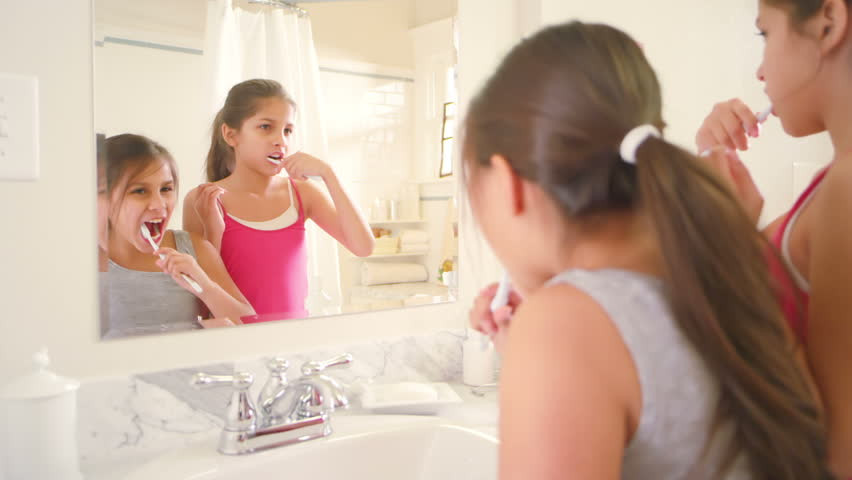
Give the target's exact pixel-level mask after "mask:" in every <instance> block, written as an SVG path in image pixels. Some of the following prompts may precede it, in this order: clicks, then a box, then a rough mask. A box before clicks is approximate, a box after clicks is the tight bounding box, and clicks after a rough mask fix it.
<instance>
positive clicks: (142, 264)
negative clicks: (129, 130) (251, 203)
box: [99, 134, 254, 337]
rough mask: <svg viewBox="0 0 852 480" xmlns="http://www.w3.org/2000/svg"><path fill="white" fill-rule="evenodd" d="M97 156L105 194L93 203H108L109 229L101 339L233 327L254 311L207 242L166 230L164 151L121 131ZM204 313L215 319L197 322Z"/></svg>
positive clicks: (171, 196) (168, 191)
mask: <svg viewBox="0 0 852 480" xmlns="http://www.w3.org/2000/svg"><path fill="white" fill-rule="evenodd" d="M103 161H104V170H103V171H104V175H105V180H106V192H105V196H104V197H105V198H103V199H100V198H101V196H99V199H100V200H99V203H100V202H104V201H105V202H108V205H107V209H108V215H107V222H108V229H109V238H108V245H107V251H108V255H109V260H108V265H107V268H108V273H107V275H108V282H109V289H108V290H109V307H108V308H109V315H108V318H109V322H110V325H109V327H108V328H107V329H106V332H105V336H106V337H120V336H126V335H134V334H137V335H138V334H145V333H156V332H161V331H174V330H190V329H196V328H201V327H202V326H205V327H209V326H223V325H233V324H234V323H240V321H239V318H240V317H241V316H243V315H251V314H253V313H254V312H253V310H252V308H251V306H250V305H249V304H248V302H247V301H246V300H245V298H244V297H243V296H242V294H241V293H240V291H239V290H238V289H237V287H236V285H234V282H233V281H232V280H231V278H230V277H229V276H228V272H227V271H226V270H225V267H224V265H222V260H221V259H220V258H219V255H218V254H217V252H216V249H215V248H213V246H212V245H210V243H209V242H207V241H206V240H204V239H203V238H201V237H199V236H196V235H191V234H188V233H187V232H184V231H181V230H167V229H166V226H167V225H168V223H169V218H171V215H172V212H173V210H174V207H175V203H176V202H177V187H178V174H177V167H176V165H175V162H174V160H173V159H172V156H171V154H169V152H168V151H167V150H166V149H165V148H163V147H162V146H161V145H159V144H157V143H156V142H154V141H152V140H150V139H148V138H145V137H143V136H140V135H131V134H123V135H116V136H113V137H109V138H107V139H106V141H105V145H104V157H103ZM143 227H144V228H146V229H148V231H149V232H150V233H151V236H152V237H153V240H154V241H155V242H157V243H158V244H159V245H160V248H159V249H157V250H156V251H154V249H153V248H152V246H151V245H150V244H149V243H148V241H147V240H146V239H145V238H144V237H143V236H142V230H141V229H142V228H143ZM160 255H162V256H163V258H162V259H160V258H159V257H158V256H160ZM183 275H187V276H189V277H190V278H192V279H193V280H195V282H196V283H198V284H199V285H200V286H201V289H202V292H201V293H197V292H196V291H195V290H193V288H192V287H191V286H190V285H189V284H187V282H186V281H185V280H184V278H183ZM207 313H210V314H211V315H212V316H213V317H215V318H214V319H211V320H204V321H202V322H201V324H199V322H198V321H197V318H198V317H199V315H203V316H206V314H207ZM229 319H230V320H229Z"/></svg>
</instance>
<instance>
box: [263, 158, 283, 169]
mask: <svg viewBox="0 0 852 480" xmlns="http://www.w3.org/2000/svg"><path fill="white" fill-rule="evenodd" d="M266 160H267V161H268V162H269V163H271V164H273V165H275V166H276V167H277V166H278V165H281V162H282V161H283V160H284V159H283V157H275V156H272V155H269V156H267V157H266Z"/></svg>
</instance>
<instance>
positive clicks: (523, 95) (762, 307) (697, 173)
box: [463, 22, 831, 480]
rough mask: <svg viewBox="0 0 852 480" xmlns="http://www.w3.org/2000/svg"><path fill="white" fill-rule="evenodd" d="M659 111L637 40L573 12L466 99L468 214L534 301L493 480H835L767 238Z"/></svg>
mask: <svg viewBox="0 0 852 480" xmlns="http://www.w3.org/2000/svg"><path fill="white" fill-rule="evenodd" d="M661 103H662V102H661V95H660V87H659V83H658V81H657V78H656V76H655V74H654V72H653V70H652V69H651V67H650V65H649V64H648V63H647V61H646V59H645V57H644V55H643V53H642V50H641V49H640V48H639V46H638V45H637V44H636V42H634V41H633V40H632V39H631V38H629V37H628V36H627V35H626V34H624V33H623V32H621V31H619V30H617V29H614V28H612V27H609V26H605V25H592V24H583V23H579V22H573V23H569V24H564V25H558V26H553V27H550V28H547V29H545V30H542V31H541V32H539V33H538V34H536V35H534V36H532V37H530V38H528V39H526V40H524V41H523V42H522V43H521V44H519V45H518V46H516V47H515V48H514V49H513V50H512V51H511V52H510V53H509V54H508V55H507V57H506V58H505V59H504V60H503V62H502V63H501V65H500V66H499V67H498V69H497V71H496V72H495V73H494V75H493V76H492V77H491V78H490V79H489V80H488V81H487V82H486V84H485V85H484V87H483V88H482V90H481V91H480V92H479V94H478V95H477V96H476V97H475V98H474V99H473V101H472V103H471V105H470V107H469V111H468V114H467V117H466V121H465V124H464V128H465V131H464V142H463V157H464V167H465V169H464V172H465V187H466V189H467V191H468V196H469V198H470V203H471V208H472V211H473V214H474V216H475V218H476V219H477V222H478V224H479V226H480V228H481V230H482V232H483V233H484V235H485V237H486V238H487V239H488V241H489V243H490V244H491V246H492V248H493V249H494V251H495V253H496V254H497V256H498V257H499V259H500V260H501V262H502V263H503V264H504V265H505V266H506V268H507V271H508V273H509V274H510V276H511V278H512V280H513V283H514V285H515V288H516V289H517V290H518V293H520V294H521V296H522V297H523V298H524V300H523V302H522V303H521V304H520V305H519V306H518V308H517V310H516V311H515V313H514V316H513V318H512V327H511V330H510V334H509V335H508V339H507V343H506V345H505V350H504V354H505V357H504V363H503V368H502V378H501V386H500V407H501V408H500V411H501V417H500V437H501V443H500V478H501V479H502V480H509V479H522V478H523V479H527V478H535V479H538V480H541V479H556V478H572V479H616V478H623V479H711V478H712V479H720V478H721V479H729V480H730V479H746V478H749V479H750V478H755V479H766V480H769V479H772V480H794V479H796V480H800V479H823V478H831V477H830V473H829V472H828V470H827V467H826V464H825V456H826V446H825V431H824V428H823V424H822V419H821V418H820V414H819V409H818V407H817V404H816V402H815V399H814V398H813V396H812V395H811V391H810V389H809V386H808V382H807V380H806V378H805V375H804V374H803V372H802V370H801V369H800V368H799V366H798V365H797V364H796V362H795V359H794V354H793V349H794V341H793V340H792V338H791V335H790V334H789V332H788V330H787V329H786V326H785V324H784V322H783V314H782V311H781V309H780V307H779V305H778V303H777V300H776V297H775V295H774V291H773V289H772V286H771V283H770V281H769V273H768V267H767V264H766V260H765V251H766V241H765V240H764V239H763V237H761V236H760V234H759V233H758V232H757V231H756V230H755V228H754V225H753V222H752V221H751V220H750V218H749V216H748V215H747V214H746V212H745V210H744V209H743V207H742V206H741V205H740V203H739V202H738V201H737V200H736V198H734V196H733V194H732V193H731V191H730V189H729V188H728V185H727V184H726V183H725V182H724V181H723V180H722V179H720V177H718V176H717V175H716V174H715V172H713V171H712V170H710V169H709V168H708V167H706V166H705V164H704V163H703V162H701V161H699V160H698V159H696V158H695V157H694V156H693V155H691V154H689V153H688V152H686V151H684V150H682V149H680V148H678V147H676V146H674V145H672V144H670V143H668V142H667V141H665V139H664V138H663V137H662V133H661V131H662V129H663V127H664V122H663V119H662V114H661V109H662V108H661V107H662V105H661ZM734 246H735V248H734ZM480 303H481V302H480ZM480 310H481V309H480ZM482 319H483V315H482V314H481V313H476V309H475V311H474V314H472V321H473V323H474V325H475V326H476V327H479V328H481V329H487V327H484V326H483V324H482V322H481V320H482Z"/></svg>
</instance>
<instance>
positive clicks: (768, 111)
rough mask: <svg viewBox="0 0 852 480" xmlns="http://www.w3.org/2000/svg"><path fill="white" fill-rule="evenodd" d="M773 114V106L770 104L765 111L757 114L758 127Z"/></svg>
mask: <svg viewBox="0 0 852 480" xmlns="http://www.w3.org/2000/svg"><path fill="white" fill-rule="evenodd" d="M771 113H772V104H771V103H770V104H769V106H768V107H766V109H765V110H763V111H762V112H760V113H758V114H757V123H758V125H759V124H761V123H763V122H765V121H766V119H767V118H769V115H770V114H771Z"/></svg>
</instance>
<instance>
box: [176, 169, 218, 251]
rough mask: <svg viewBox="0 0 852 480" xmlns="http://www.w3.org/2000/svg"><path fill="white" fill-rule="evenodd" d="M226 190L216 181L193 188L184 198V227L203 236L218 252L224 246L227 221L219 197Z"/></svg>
mask: <svg viewBox="0 0 852 480" xmlns="http://www.w3.org/2000/svg"><path fill="white" fill-rule="evenodd" d="M223 192H224V190H223V189H222V187H220V186H218V185H216V184H215V183H205V184H203V185H199V186H198V187H196V188H194V189H192V190H191V191H190V192H189V193H187V194H186V197H184V200H183V229H184V230H186V231H187V232H189V233H194V234H196V235H199V236H201V237H203V238H204V239H205V240H207V241H208V242H210V243H211V244H213V247H214V248H215V249H216V251H217V252H218V251H219V250H220V249H221V247H222V234H223V233H224V232H225V221H224V219H223V218H222V210H221V209H220V208H219V204H218V199H219V197H220V196H221V195H222V193H223Z"/></svg>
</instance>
